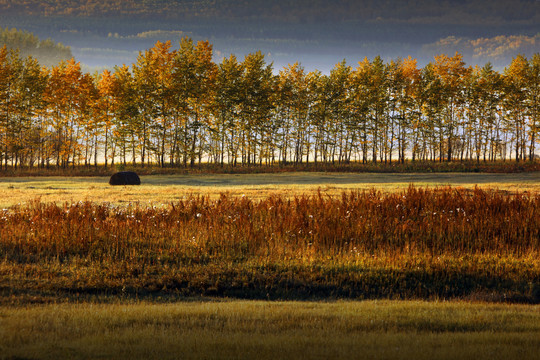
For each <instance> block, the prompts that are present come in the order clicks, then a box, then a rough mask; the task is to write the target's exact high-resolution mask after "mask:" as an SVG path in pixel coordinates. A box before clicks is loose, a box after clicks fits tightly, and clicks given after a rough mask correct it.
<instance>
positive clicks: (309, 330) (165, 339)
mask: <svg viewBox="0 0 540 360" xmlns="http://www.w3.org/2000/svg"><path fill="white" fill-rule="evenodd" d="M539 334H540V308H539V307H538V305H536V306H530V305H528V306H524V305H500V304H479V303H478V304H471V303H463V302H450V303H449V302H421V301H402V302H396V301H364V302H358V301H336V302H268V301H238V300H223V301H215V300H208V299H206V300H204V299H203V300H202V301H191V302H179V303H173V304H159V303H155V302H153V303H144V302H143V303H136V304H88V303H86V304H70V305H67V304H59V305H44V306H33V307H23V308H8V309H6V308H0V349H1V351H2V353H1V355H0V358H2V359H59V358H72V359H96V358H107V359H128V358H129V359H178V358H182V359H278V358H279V359H359V358H365V359H426V360H427V359H475V360H480V359H486V360H487V359H489V360H492V359H494V360H497V359H516V358H519V359H523V360H528V359H531V360H532V359H538V348H539V347H540V336H538V335H539Z"/></svg>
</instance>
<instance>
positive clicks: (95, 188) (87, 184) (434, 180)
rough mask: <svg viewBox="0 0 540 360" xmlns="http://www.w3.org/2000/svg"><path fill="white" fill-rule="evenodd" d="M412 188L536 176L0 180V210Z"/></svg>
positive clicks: (532, 182)
mask: <svg viewBox="0 0 540 360" xmlns="http://www.w3.org/2000/svg"><path fill="white" fill-rule="evenodd" d="M410 184H415V185H416V186H421V187H426V186H429V187H435V186H443V185H450V186H460V187H464V188H474V187H475V186H476V185H479V186H481V187H483V188H495V189H499V190H501V191H508V192H517V191H540V173H537V172H532V173H519V174H477V173H437V174H425V173H424V174H380V173H358V174H355V173H278V174H242V175H240V174H233V175H227V174H215V175H200V174H191V175H148V176H143V177H142V185H141V186H137V187H111V186H109V185H108V177H68V178H66V177H22V178H0V207H2V208H7V207H10V206H13V205H16V204H25V203H28V202H31V201H33V200H35V199H40V201H42V202H45V203H48V202H55V203H60V204H61V203H64V202H78V201H91V202H95V203H103V202H110V203H112V204H115V205H120V204H129V203H139V204H140V205H142V206H146V205H157V206H159V205H163V204H168V203H171V202H175V201H178V200H182V199H185V198H186V197H188V196H189V195H190V194H196V195H197V194H201V195H208V196H210V197H211V198H217V197H219V195H220V194H221V193H224V192H225V193H228V194H229V195H231V196H233V197H236V196H246V197H248V198H250V199H264V198H267V197H269V196H272V195H279V196H287V197H291V196H299V195H312V194H315V193H317V192H318V191H319V190H320V191H321V192H322V193H323V194H325V195H330V196H339V195H340V194H341V193H342V192H343V191H351V190H365V189H372V188H375V189H377V190H381V191H384V192H394V191H398V190H403V189H405V188H407V187H408V186H409V185H410Z"/></svg>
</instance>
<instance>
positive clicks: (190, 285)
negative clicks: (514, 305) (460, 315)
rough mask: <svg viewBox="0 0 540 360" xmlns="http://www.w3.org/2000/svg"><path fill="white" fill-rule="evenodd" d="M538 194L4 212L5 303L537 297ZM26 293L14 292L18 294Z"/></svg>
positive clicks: (370, 196) (0, 239)
mask: <svg viewBox="0 0 540 360" xmlns="http://www.w3.org/2000/svg"><path fill="white" fill-rule="evenodd" d="M538 213H540V196H539V195H538V193H519V194H515V195H510V194H506V193H501V192H494V191H483V190H481V189H475V190H472V191H471V190H467V189H456V188H442V189H435V190H424V189H418V188H414V187H409V188H408V189H406V190H404V191H400V192H391V193H382V192H375V191H367V192H351V193H343V194H342V195H341V196H340V197H336V198H333V197H329V196H326V195H324V194H322V193H319V194H317V195H316V196H310V197H305V196H304V197H294V198H285V197H276V196H273V197H269V198H267V199H264V200H260V201H258V200H251V199H248V198H246V197H242V198H237V197H231V196H226V195H222V196H221V197H220V198H218V199H210V198H209V197H192V198H188V199H186V200H184V201H178V202H175V203H173V204H170V205H168V206H164V207H156V208H148V207H138V206H128V207H115V206H111V205H110V204H109V205H107V204H104V205H99V204H93V203H89V202H86V203H76V204H65V205H62V206H60V207H59V206H56V205H54V204H48V205H47V204H42V203H38V202H36V203H33V204H31V205H29V206H25V207H21V208H13V209H10V210H5V211H2V213H0V251H1V253H2V254H3V255H2V256H3V261H2V262H1V263H0V265H1V266H0V275H3V276H4V278H1V277H0V290H1V293H2V295H3V297H2V300H3V301H4V302H9V301H10V300H9V299H10V297H12V296H14V297H15V299H20V298H22V300H20V301H26V300H25V297H27V296H30V295H31V294H32V292H34V293H35V294H37V295H38V298H39V296H41V297H45V298H52V299H63V298H68V299H69V298H72V297H73V295H74V294H75V293H77V294H81V296H82V298H86V297H88V296H89V295H91V294H120V295H126V296H132V297H134V296H158V295H160V294H164V295H167V296H193V295H197V294H204V295H217V296H230V297H247V298H259V299H260V298H272V299H284V298H289V299H310V298H408V299H410V298H455V297H461V298H464V297H471V296H484V295H482V293H485V294H492V295H490V296H491V299H492V300H496V301H504V300H506V301H520V302H523V301H527V302H537V301H540V284H539V283H538V279H539V278H540V260H539V259H540V256H539V255H540V217H538ZM16 301H17V300H16Z"/></svg>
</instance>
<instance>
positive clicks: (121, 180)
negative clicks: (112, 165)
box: [109, 171, 141, 185]
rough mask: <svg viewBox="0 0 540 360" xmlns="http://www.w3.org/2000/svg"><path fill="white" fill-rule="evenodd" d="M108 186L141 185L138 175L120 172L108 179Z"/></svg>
mask: <svg viewBox="0 0 540 360" xmlns="http://www.w3.org/2000/svg"><path fill="white" fill-rule="evenodd" d="M109 184H110V185H141V179H140V178H139V175H137V174H136V173H134V172H133V171H120V172H117V173H116V174H113V175H112V176H111V178H110V179H109Z"/></svg>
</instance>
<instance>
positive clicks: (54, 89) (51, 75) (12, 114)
mask: <svg viewBox="0 0 540 360" xmlns="http://www.w3.org/2000/svg"><path fill="white" fill-rule="evenodd" d="M539 103H540V55H539V54H535V55H534V56H532V57H531V58H530V59H527V58H525V57H524V56H517V57H515V58H514V60H513V61H512V62H511V63H510V64H509V65H508V66H507V68H506V69H505V70H504V72H503V73H499V72H497V71H495V70H493V68H492V67H491V65H490V64H489V63H488V64H486V65H485V66H483V67H474V68H473V67H467V66H466V65H465V63H464V62H463V59H462V56H461V55H460V54H459V53H456V54H455V55H454V56H447V55H440V56H437V57H435V59H434V60H433V61H432V62H430V63H429V64H427V65H426V66H425V67H423V68H418V67H417V64H416V60H415V59H411V58H407V59H396V60H392V61H390V62H384V61H383V60H382V59H381V58H380V57H376V58H374V59H373V60H368V59H367V58H366V59H365V60H363V61H361V62H359V63H358V65H357V66H356V67H351V66H349V65H347V64H346V62H345V61H343V62H341V63H339V64H336V65H335V67H334V68H333V69H332V71H331V72H330V74H329V75H326V74H322V73H321V72H319V71H313V72H306V71H304V69H303V68H302V67H301V66H300V65H298V64H294V65H289V66H288V67H286V68H283V69H282V70H280V71H279V74H275V73H274V71H273V67H272V65H271V64H267V63H266V61H265V57H264V55H262V54H261V53H260V52H257V53H251V54H248V55H247V56H246V57H245V58H244V59H243V61H239V60H238V59H237V58H236V57H235V56H230V57H229V58H224V59H223V60H222V61H221V63H215V62H214V61H213V53H212V45H211V44H209V43H208V42H205V41H200V42H198V43H197V44H195V43H194V42H193V41H192V40H191V39H189V38H184V39H182V41H181V43H180V46H179V49H178V50H173V49H172V47H171V44H170V42H166V43H161V42H157V43H156V44H155V46H154V47H153V48H151V49H149V50H147V51H144V52H141V53H140V54H139V57H138V59H137V61H136V63H134V64H132V66H126V65H123V66H121V67H116V68H115V70H114V71H113V72H109V71H104V72H102V73H101V74H94V75H90V74H87V73H84V72H82V71H81V68H80V65H79V64H78V63H76V62H75V60H70V61H68V62H60V63H59V64H58V65H57V66H53V67H50V68H42V67H41V66H40V65H39V63H38V62H37V61H36V60H35V59H33V58H31V57H28V58H25V59H23V58H21V57H20V56H19V55H18V53H17V52H16V51H12V50H8V49H7V48H5V47H4V48H1V49H0V161H1V164H2V168H8V167H20V166H39V167H49V166H57V167H67V166H75V165H92V164H93V165H97V164H98V163H104V164H105V166H108V165H109V164H115V163H116V164H118V163H121V164H127V163H132V164H142V165H144V164H150V163H152V164H159V165H161V166H173V167H180V166H183V167H187V166H194V165H196V164H200V163H202V162H205V163H206V162H207V163H213V164H222V165H223V164H229V165H232V166H236V165H240V164H242V165H261V164H265V165H269V164H270V165H273V164H291V163H293V164H301V163H308V162H312V163H348V162H351V161H360V162H374V163H375V162H381V161H383V162H395V161H399V162H404V161H405V160H406V159H410V160H412V161H415V160H423V161H456V160H459V161H463V160H475V161H478V162H480V161H494V160H498V159H503V160H506V159H514V160H515V161H523V160H534V157H535V148H536V146H537V145H538V142H539V139H538V130H539V126H540V122H539Z"/></svg>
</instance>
